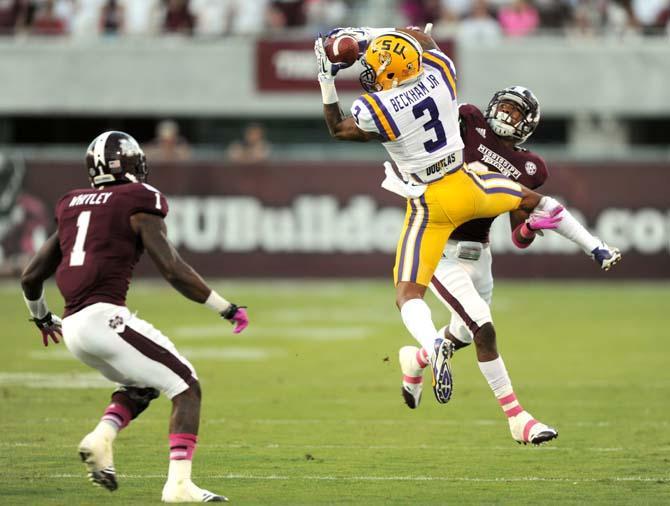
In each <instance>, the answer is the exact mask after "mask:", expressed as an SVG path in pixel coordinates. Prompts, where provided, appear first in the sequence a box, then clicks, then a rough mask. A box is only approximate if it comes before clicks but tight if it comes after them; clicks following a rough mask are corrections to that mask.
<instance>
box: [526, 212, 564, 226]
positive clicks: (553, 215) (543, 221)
mask: <svg viewBox="0 0 670 506" xmlns="http://www.w3.org/2000/svg"><path fill="white" fill-rule="evenodd" d="M562 212H563V206H558V207H556V208H554V209H552V210H551V212H550V213H549V214H544V213H543V214H540V213H535V212H533V213H531V214H530V217H529V218H528V219H527V220H526V226H527V227H528V230H531V231H532V232H538V231H539V230H552V229H554V228H557V227H558V224H559V223H560V222H561V220H562V219H563V218H561V217H560V216H559V214H561V213H562Z"/></svg>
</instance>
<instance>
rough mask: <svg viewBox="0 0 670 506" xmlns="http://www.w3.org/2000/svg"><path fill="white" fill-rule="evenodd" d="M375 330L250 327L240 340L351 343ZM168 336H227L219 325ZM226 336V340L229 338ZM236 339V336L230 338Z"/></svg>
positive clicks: (184, 328) (176, 330) (186, 329)
mask: <svg viewBox="0 0 670 506" xmlns="http://www.w3.org/2000/svg"><path fill="white" fill-rule="evenodd" d="M374 331H375V329H374V328H372V327H364V326H347V327H342V326H336V327H324V326H314V327H310V326H305V327H292V328H283V327H278V326H270V325H268V326H262V325H254V326H250V327H249V328H248V329H247V330H246V331H245V332H244V336H240V337H242V338H245V339H247V338H249V337H254V338H257V339H258V338H266V339H293V340H306V341H320V342H321V341H326V342H327V341H351V340H357V339H366V338H367V337H369V335H370V333H371V332H374ZM166 334H167V335H168V336H170V335H171V336H174V337H175V338H179V339H184V340H185V339H218V338H220V337H222V336H224V335H226V336H227V331H226V329H225V328H224V327H222V326H221V325H195V326H182V327H173V328H172V329H171V330H170V329H168V332H166ZM230 337H231V336H227V337H226V338H227V339H228V338H230ZM232 337H236V336H232Z"/></svg>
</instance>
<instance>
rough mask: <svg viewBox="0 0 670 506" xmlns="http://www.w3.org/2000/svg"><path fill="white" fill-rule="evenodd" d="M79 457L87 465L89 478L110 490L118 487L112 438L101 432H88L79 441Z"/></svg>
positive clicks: (95, 483)
mask: <svg viewBox="0 0 670 506" xmlns="http://www.w3.org/2000/svg"><path fill="white" fill-rule="evenodd" d="M79 457H80V458H81V461H82V462H83V463H84V465H85V466H86V470H87V471H88V479H89V480H91V482H93V484H94V485H99V486H101V487H105V488H106V489H107V490H109V491H110V492H113V491H114V490H116V489H117V488H118V486H119V485H118V484H117V482H116V470H115V469H114V456H113V453H112V439H111V438H109V437H105V436H104V435H103V434H101V433H99V432H91V433H89V434H87V435H86V436H85V437H84V439H82V440H81V442H80V443H79Z"/></svg>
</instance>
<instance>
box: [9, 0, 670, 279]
mask: <svg viewBox="0 0 670 506" xmlns="http://www.w3.org/2000/svg"><path fill="white" fill-rule="evenodd" d="M669 18H670V2H669V1H668V0H535V1H524V0H363V1H345V0H279V1H271V0H191V1H188V0H170V1H161V0H132V1H131V0H53V1H51V0H1V1H0V31H1V32H2V33H3V36H2V37H0V64H1V65H2V69H3V72H2V79H0V152H1V153H2V164H1V165H0V167H1V172H0V175H1V177H2V179H0V184H1V185H2V200H1V203H2V206H1V207H0V241H1V242H0V245H1V248H0V270H1V271H2V273H3V274H4V275H9V276H12V275H16V273H17V272H18V271H19V270H20V268H21V265H22V264H23V262H24V261H25V258H26V255H29V254H31V253H32V252H33V251H34V250H35V248H36V247H37V246H38V245H39V244H40V242H41V240H43V238H44V237H45V236H46V234H47V233H48V232H49V231H50V229H51V227H52V220H51V209H52V205H53V203H54V201H55V199H56V198H57V197H58V195H59V194H61V193H62V192H63V191H64V190H65V189H67V188H69V187H72V186H78V185H81V184H84V182H85V179H84V177H85V175H84V171H83V164H82V160H83V156H82V155H83V151H84V149H85V147H86V146H87V144H88V143H89V142H90V140H91V139H93V138H94V137H95V136H96V135H97V134H98V133H99V132H101V131H103V130H108V129H120V130H124V131H128V132H129V133H131V134H132V135H134V136H135V137H136V138H137V139H138V140H139V141H140V143H142V145H143V146H144V147H145V148H146V151H147V154H148V158H149V163H150V166H151V167H152V168H153V172H152V177H151V181H152V182H153V183H154V184H155V185H156V186H158V187H159V188H161V189H162V190H163V191H164V192H165V193H167V194H168V195H169V196H170V197H171V203H172V212H171V215H170V220H171V225H172V226H171V233H172V236H173V239H174V240H175V241H176V242H177V243H178V244H179V246H180V248H181V249H182V251H183V252H184V254H185V255H186V256H187V258H188V259H189V260H190V261H192V262H193V263H194V264H195V265H196V267H198V268H200V269H202V270H203V271H204V272H205V273H207V274H208V275H221V276H248V275H254V276H262V277H267V276H282V277H286V276H288V277H294V276H310V277H311V276H338V277H342V276H346V277H359V276H386V275H388V273H389V272H390V265H391V261H392V260H391V253H392V252H393V250H394V245H395V240H396V237H397V231H398V229H399V224H400V215H401V213H402V210H401V208H402V205H401V203H400V202H399V201H397V200H396V199H395V198H394V197H393V196H391V195H384V192H383V191H382V190H381V189H379V182H380V180H381V175H382V171H381V166H380V163H381V161H382V160H383V159H384V156H385V152H384V150H383V148H382V147H381V146H379V145H377V144H374V145H373V144H369V145H351V144H338V143H336V142H335V141H331V140H330V138H329V137H328V134H327V130H326V128H325V124H324V122H323V119H322V114H321V102H320V95H319V91H318V86H317V85H316V81H315V73H314V72H315V71H314V57H313V53H312V50H311V47H312V40H313V37H314V36H315V34H317V33H318V32H325V31H327V30H328V29H329V28H330V27H333V26H342V25H344V26H347V25H352V26H359V25H371V26H394V25H395V26H405V25H409V24H412V25H423V24H424V23H426V22H432V23H434V25H435V28H434V34H435V37H436V38H437V39H438V40H440V41H441V43H442V45H443V47H444V48H445V49H446V50H447V51H448V53H450V54H451V55H452V57H453V58H454V59H455V61H456V64H457V68H458V71H459V89H460V91H459V93H460V96H459V98H460V101H461V102H470V103H473V104H476V105H478V106H480V107H485V105H486V104H487V103H488V100H489V98H490V97H491V95H492V94H493V92H494V91H496V90H498V89H500V88H502V87H504V86H507V85H512V84H521V85H524V86H527V87H530V88H531V89H532V90H534V92H535V93H536V95H537V96H538V97H539V99H540V102H541V106H542V112H543V116H542V121H541V124H540V127H539V128H538V130H537V132H536V133H535V135H534V136H533V137H532V138H531V140H530V142H529V147H530V148H531V149H534V150H537V151H538V152H539V153H540V154H542V155H543V156H544V157H545V158H547V160H548V161H549V167H550V171H551V176H550V179H549V183H548V184H547V185H546V187H545V189H546V191H547V192H548V193H551V194H553V195H556V196H558V197H560V198H562V199H563V200H564V201H566V202H567V203H568V205H570V206H572V207H573V208H575V209H576V210H577V212H578V213H579V214H580V215H581V216H582V217H583V218H584V220H585V221H586V222H587V223H588V225H589V226H590V227H591V228H592V229H593V230H594V231H595V232H596V233H597V234H598V235H600V236H601V237H602V238H603V239H605V240H606V241H608V242H610V243H612V244H615V245H617V246H618V247H620V248H621V250H622V251H623V252H624V253H625V254H626V259H625V261H624V262H623V263H622V264H621V266H620V268H617V270H616V272H614V273H612V276H610V277H612V278H624V277H625V278H632V277H634V278H640V277H642V278H658V277H668V276H670V262H668V261H667V260H668V254H669V253H670V214H669V211H668V198H667V188H668V187H669V186H670V170H669V169H670V167H669V166H668V165H669V163H670V149H669V146H668V139H669V137H670V134H669V132H670V100H668V95H667V90H668V86H667V83H668V82H670V36H669V34H668V30H667V27H668V19H669ZM356 78H357V72H356V70H355V69H354V70H352V71H350V72H349V73H348V74H346V75H344V76H342V78H341V79H339V82H340V89H343V90H346V91H343V92H341V102H342V104H343V105H344V106H345V107H348V106H349V104H350V103H351V101H352V100H353V98H354V97H355V94H356V92H357V88H358V84H357V82H356ZM504 221H505V220H498V222H499V223H498V224H497V228H496V231H495V233H494V239H493V244H494V249H495V251H496V253H497V260H496V275H497V276H503V277H520V276H533V277H565V276H568V277H583V276H600V275H601V273H599V272H598V271H597V270H596V269H594V268H593V266H592V265H590V264H589V263H588V262H585V261H584V258H582V257H581V256H580V255H579V254H578V253H577V252H576V251H575V250H574V248H572V247H571V246H570V245H569V244H567V243H566V242H565V241H562V240H561V239H559V238H557V237H549V238H547V239H545V240H543V241H538V244H536V246H534V247H533V248H530V249H529V250H528V251H526V252H524V253H523V255H524V256H523V257H521V256H519V255H521V254H522V253H521V252H520V251H518V250H516V249H515V248H514V247H513V246H512V245H511V243H510V241H509V239H508V234H507V232H506V230H505V227H506V224H505V223H504ZM222 253H225V254H228V255H230V256H228V257H226V258H228V259H229V260H227V261H225V262H221V261H220V254H222ZM520 260H523V262H520Z"/></svg>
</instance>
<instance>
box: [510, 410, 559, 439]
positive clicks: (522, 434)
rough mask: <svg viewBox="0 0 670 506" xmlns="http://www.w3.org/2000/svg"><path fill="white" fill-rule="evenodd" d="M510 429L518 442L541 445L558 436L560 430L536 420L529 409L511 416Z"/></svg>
mask: <svg viewBox="0 0 670 506" xmlns="http://www.w3.org/2000/svg"><path fill="white" fill-rule="evenodd" d="M509 430H510V432H511V433H512V437H513V438H514V440H515V441H516V442H517V443H523V444H527V443H530V444H533V445H541V444H542V443H546V442H547V441H551V440H552V439H556V438H557V437H558V432H557V431H556V429H554V428H553V427H549V426H548V425H545V424H543V423H541V422H538V421H537V420H535V419H534V418H533V417H532V415H531V414H530V413H529V412H528V411H522V412H521V413H519V414H518V415H516V416H513V417H511V418H509Z"/></svg>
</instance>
